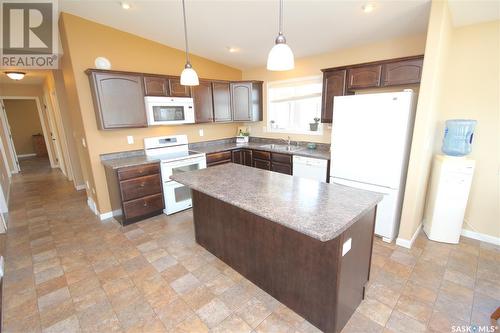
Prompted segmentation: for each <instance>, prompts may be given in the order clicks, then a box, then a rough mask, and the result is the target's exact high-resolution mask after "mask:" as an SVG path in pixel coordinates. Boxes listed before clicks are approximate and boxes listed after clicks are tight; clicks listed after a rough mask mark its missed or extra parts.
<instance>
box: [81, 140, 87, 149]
mask: <svg viewBox="0 0 500 333" xmlns="http://www.w3.org/2000/svg"><path fill="white" fill-rule="evenodd" d="M82 146H83V147H84V148H87V143H86V142H85V138H82Z"/></svg>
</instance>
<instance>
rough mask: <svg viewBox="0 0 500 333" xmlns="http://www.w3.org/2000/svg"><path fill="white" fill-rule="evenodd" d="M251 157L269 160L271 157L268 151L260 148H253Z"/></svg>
mask: <svg viewBox="0 0 500 333" xmlns="http://www.w3.org/2000/svg"><path fill="white" fill-rule="evenodd" d="M253 158H258V159H261V160H270V159H271V153H270V152H268V151H262V150H254V151H253Z"/></svg>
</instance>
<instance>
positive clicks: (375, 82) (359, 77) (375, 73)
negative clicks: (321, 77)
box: [347, 65, 382, 89]
mask: <svg viewBox="0 0 500 333" xmlns="http://www.w3.org/2000/svg"><path fill="white" fill-rule="evenodd" d="M381 77H382V65H375V66H363V67H358V68H350V69H348V70H347V88H348V89H362V88H376V87H380V78H381Z"/></svg>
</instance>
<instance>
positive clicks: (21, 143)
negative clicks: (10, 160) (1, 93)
mask: <svg viewBox="0 0 500 333" xmlns="http://www.w3.org/2000/svg"><path fill="white" fill-rule="evenodd" d="M3 103H4V106H5V112H6V113H7V118H8V119H9V124H10V131H11V134H12V139H13V141H14V146H15V147H16V153H17V155H24V154H33V153H35V149H34V148H33V138H32V135H34V134H42V135H43V132H42V124H41V123H40V118H39V117H38V109H37V106H36V102H35V100H33V99H5V100H4V101H3Z"/></svg>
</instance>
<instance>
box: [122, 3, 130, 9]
mask: <svg viewBox="0 0 500 333" xmlns="http://www.w3.org/2000/svg"><path fill="white" fill-rule="evenodd" d="M120 4H121V5H122V8H123V9H130V4H129V3H128V2H121V3H120Z"/></svg>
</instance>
